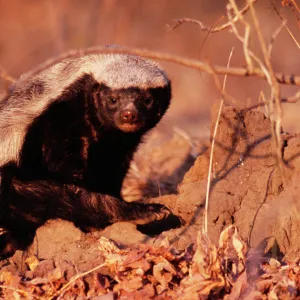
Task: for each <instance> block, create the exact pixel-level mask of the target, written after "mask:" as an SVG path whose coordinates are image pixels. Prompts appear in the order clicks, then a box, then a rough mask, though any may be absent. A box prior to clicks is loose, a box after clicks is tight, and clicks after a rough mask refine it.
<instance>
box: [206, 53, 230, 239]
mask: <svg viewBox="0 0 300 300" xmlns="http://www.w3.org/2000/svg"><path fill="white" fill-rule="evenodd" d="M233 50H234V48H232V49H231V51H230V54H229V57H228V62H227V67H229V65H230V61H231V58H232V54H233ZM226 81H227V75H225V77H224V81H223V89H222V90H223V92H225V86H226ZM223 104H224V98H223V97H222V99H221V103H220V108H219V111H218V116H217V120H216V123H215V129H214V134H213V138H212V142H211V148H210V156H209V168H208V175H207V187H206V197H205V210H204V232H205V233H206V234H207V231H208V205H209V193H210V184H211V172H212V163H213V156H214V148H215V140H216V136H217V131H218V126H219V122H220V117H221V112H222V108H223Z"/></svg>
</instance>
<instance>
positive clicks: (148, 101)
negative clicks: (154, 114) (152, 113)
mask: <svg viewBox="0 0 300 300" xmlns="http://www.w3.org/2000/svg"><path fill="white" fill-rule="evenodd" d="M152 102H153V100H152V98H146V99H144V104H145V105H146V106H150V105H151V104H152Z"/></svg>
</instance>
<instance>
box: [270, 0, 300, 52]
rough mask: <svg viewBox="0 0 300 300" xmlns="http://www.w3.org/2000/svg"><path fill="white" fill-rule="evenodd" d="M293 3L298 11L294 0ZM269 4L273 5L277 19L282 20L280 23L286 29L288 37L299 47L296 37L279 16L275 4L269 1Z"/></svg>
mask: <svg viewBox="0 0 300 300" xmlns="http://www.w3.org/2000/svg"><path fill="white" fill-rule="evenodd" d="M293 3H295V7H296V8H297V10H298V12H299V13H300V11H299V8H298V6H297V4H296V2H293ZM271 4H272V7H273V9H274V11H275V12H276V14H277V16H278V17H279V19H280V20H281V21H282V23H283V25H284V27H285V29H286V30H287V32H288V34H289V35H290V37H291V38H292V39H293V41H294V43H295V44H296V45H297V47H298V49H300V44H299V43H298V41H297V39H296V38H295V36H294V35H293V33H292V31H291V30H290V29H289V27H288V26H287V24H286V22H285V20H284V19H283V18H282V16H281V14H280V13H279V11H278V9H277V8H276V6H275V5H274V4H273V3H271Z"/></svg>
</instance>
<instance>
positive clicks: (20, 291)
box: [0, 285, 42, 299]
mask: <svg viewBox="0 0 300 300" xmlns="http://www.w3.org/2000/svg"><path fill="white" fill-rule="evenodd" d="M0 289H6V290H11V291H14V292H17V293H19V294H20V295H23V296H24V297H25V296H27V297H28V298H27V299H42V298H41V297H38V296H35V295H32V294H30V293H28V292H26V291H24V290H20V289H16V288H14V287H12V286H7V285H0Z"/></svg>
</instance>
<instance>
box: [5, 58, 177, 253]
mask: <svg viewBox="0 0 300 300" xmlns="http://www.w3.org/2000/svg"><path fill="white" fill-rule="evenodd" d="M170 100H171V83H170V80H169V79H168V77H167V75H166V73H165V72H164V71H163V70H162V69H161V68H160V67H159V66H158V65H157V64H156V63H154V62H152V61H150V60H147V59H144V58H141V57H139V56H135V55H127V54H89V55H83V56H81V57H72V58H67V59H64V60H62V61H60V62H58V63H56V64H54V65H52V66H49V67H47V68H46V69H44V70H42V71H40V72H39V73H37V74H34V75H32V76H28V78H26V76H25V79H24V77H23V79H22V78H21V80H20V82H19V83H18V82H17V83H16V85H15V87H14V89H13V91H12V92H11V93H10V94H9V95H8V96H7V97H6V98H4V99H3V100H2V101H0V176H1V185H0V227H4V228H5V229H6V230H7V234H6V235H5V236H3V237H2V239H1V240H0V242H2V245H0V247H2V253H1V252H0V255H1V254H2V255H3V256H5V255H8V254H11V252H13V251H14V250H15V249H16V248H24V247H26V246H27V245H28V244H29V243H30V241H31V240H32V238H33V236H34V233H35V230H36V229H37V227H39V226H40V225H42V224H43V223H44V222H45V221H46V220H48V219H51V218H63V219H66V220H70V221H73V222H74V223H75V225H77V226H79V227H104V226H106V225H108V224H110V223H114V222H117V221H127V220H130V221H132V222H134V223H137V224H145V223H149V222H152V221H154V220H159V219H162V218H164V217H166V216H167V215H169V214H170V211H169V210H168V209H167V208H165V207H163V206H162V205H160V204H148V205H146V204H143V203H128V202H125V201H124V200H122V198H121V192H120V191H121V186H122V182H123V179H124V177H125V175H126V173H127V171H128V168H129V164H130V161H131V160H132V158H133V154H134V152H135V151H136V149H137V147H138V145H139V144H140V142H141V139H142V137H143V135H144V134H145V133H146V132H147V131H148V130H150V129H151V128H153V127H154V126H155V125H156V124H157V123H158V122H159V121H160V119H161V118H162V116H163V115H164V114H165V112H166V110H167V109H168V107H169V104H170Z"/></svg>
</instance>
